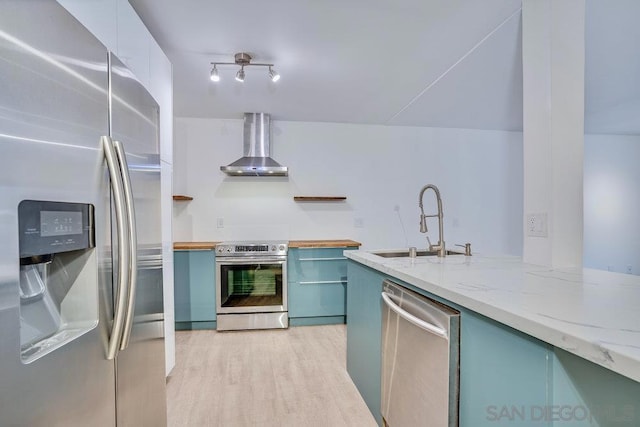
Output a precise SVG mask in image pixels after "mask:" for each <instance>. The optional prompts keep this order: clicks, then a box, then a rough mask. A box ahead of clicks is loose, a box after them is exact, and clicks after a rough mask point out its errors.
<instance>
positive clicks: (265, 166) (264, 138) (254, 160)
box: [220, 113, 289, 176]
mask: <svg viewBox="0 0 640 427" xmlns="http://www.w3.org/2000/svg"><path fill="white" fill-rule="evenodd" d="M270 133H271V117H270V116H269V114H265V113H245V114H244V132H243V139H244V155H243V157H241V158H240V159H238V160H236V161H235V162H233V163H231V164H230V165H228V166H220V170H221V171H222V172H224V173H226V174H227V175H231V176H287V175H288V174H289V170H288V168H287V167H286V166H282V165H280V163H278V162H276V161H275V160H273V159H272V158H271V157H269V155H270V149H271V142H270Z"/></svg>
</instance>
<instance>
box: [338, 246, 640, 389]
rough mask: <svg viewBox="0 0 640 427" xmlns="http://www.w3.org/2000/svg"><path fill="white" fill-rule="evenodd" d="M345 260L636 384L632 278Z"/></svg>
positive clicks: (486, 265)
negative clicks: (530, 337)
mask: <svg viewBox="0 0 640 427" xmlns="http://www.w3.org/2000/svg"><path fill="white" fill-rule="evenodd" d="M376 252H377V251H376ZM344 255H345V256H346V257H347V258H350V259H352V260H354V261H357V262H359V263H361V264H364V265H366V266H369V267H371V268H373V269H375V270H378V271H380V272H382V273H386V274H388V275H390V276H394V277H396V278H398V279H400V280H403V281H405V282H407V283H410V284H412V285H414V286H416V287H418V288H420V289H423V290H425V291H427V292H430V293H432V294H434V295H437V296H439V297H441V298H444V299H446V300H448V301H451V302H453V303H455V304H458V305H460V306H462V307H465V308H468V309H470V310H473V311H475V312H477V313H480V314H482V315H484V316H486V317H489V318H491V319H494V320H496V321H498V322H501V323H503V324H505V325H507V326H510V327H512V328H514V329H517V330H519V331H522V332H524V333H526V334H528V335H531V336H533V337H535V338H538V339H540V340H542V341H545V342H547V343H549V344H552V345H553V346H555V347H559V348H561V349H564V350H566V351H568V352H570V353H573V354H575V355H578V356H580V357H582V358H584V359H587V360H590V361H592V362H594V363H597V364H598V365H601V366H604V367H606V368H608V369H610V370H612V371H614V372H617V373H619V374H621V375H624V376H625V377H628V378H631V379H633V380H634V381H638V382H640V277H638V276H633V275H628V274H621V273H612V272H608V271H600V270H593V269H573V270H571V269H566V270H565V269H551V268H549V267H543V266H537V265H533V264H525V263H523V262H522V259H521V258H519V257H485V256H477V255H474V256H471V257H465V256H460V255H453V256H448V257H446V258H437V257H418V258H414V259H411V258H408V257H406V258H382V257H379V256H377V255H374V254H372V253H370V252H368V251H362V250H359V251H345V252H344Z"/></svg>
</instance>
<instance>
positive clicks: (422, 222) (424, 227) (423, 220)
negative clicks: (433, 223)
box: [420, 214, 428, 233]
mask: <svg viewBox="0 0 640 427" xmlns="http://www.w3.org/2000/svg"><path fill="white" fill-rule="evenodd" d="M427 231H428V230H427V217H426V215H425V214H422V215H420V232H421V233H426V232H427Z"/></svg>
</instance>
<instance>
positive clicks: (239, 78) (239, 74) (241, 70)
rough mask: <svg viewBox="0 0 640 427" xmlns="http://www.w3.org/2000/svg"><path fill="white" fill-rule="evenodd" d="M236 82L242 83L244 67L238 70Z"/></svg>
mask: <svg viewBox="0 0 640 427" xmlns="http://www.w3.org/2000/svg"><path fill="white" fill-rule="evenodd" d="M236 80H237V81H239V82H243V81H244V65H243V66H242V67H240V69H239V70H238V72H237V73H236Z"/></svg>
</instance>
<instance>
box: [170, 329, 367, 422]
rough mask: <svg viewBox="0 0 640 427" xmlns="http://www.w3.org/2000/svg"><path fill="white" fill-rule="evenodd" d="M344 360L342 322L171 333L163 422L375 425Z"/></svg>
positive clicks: (344, 339) (344, 338)
mask: <svg viewBox="0 0 640 427" xmlns="http://www.w3.org/2000/svg"><path fill="white" fill-rule="evenodd" d="M345 360H346V327H345V325H328V326H304V327H292V328H289V329H286V330H266V331H240V332H216V331H211V330H208V331H176V367H175V368H174V369H173V372H172V374H171V376H170V377H169V380H168V382H167V401H168V405H167V406H168V418H169V426H170V427H178V426H185V427H186V426H188V427H208V426H225V427H227V426H228V427H242V426H261V427H263V426H264V427H268V426H295V427H315V426H318V427H326V426H331V427H338V426H354V427H356V426H357V427H368V426H371V427H375V426H376V425H377V424H376V422H375V420H374V418H373V416H372V415H371V413H370V412H369V410H368V409H367V406H366V405H365V403H364V401H363V400H362V397H361V396H360V394H359V393H358V391H357V390H356V388H355V386H354V385H353V382H352V381H351V378H350V377H349V375H348V374H347V371H346V368H345Z"/></svg>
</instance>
